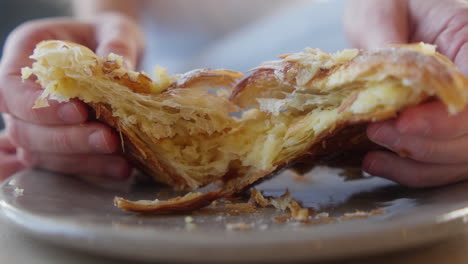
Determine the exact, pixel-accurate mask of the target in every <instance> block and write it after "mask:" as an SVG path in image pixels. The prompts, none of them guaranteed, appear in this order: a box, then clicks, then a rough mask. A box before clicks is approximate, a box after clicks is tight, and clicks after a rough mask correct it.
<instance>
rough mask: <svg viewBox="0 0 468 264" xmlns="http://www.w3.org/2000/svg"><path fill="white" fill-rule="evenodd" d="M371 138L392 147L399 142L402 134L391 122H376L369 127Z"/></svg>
mask: <svg viewBox="0 0 468 264" xmlns="http://www.w3.org/2000/svg"><path fill="white" fill-rule="evenodd" d="M368 135H369V139H370V140H372V141H373V142H375V143H377V144H379V145H382V146H384V147H392V146H395V145H396V144H398V141H399V140H400V134H399V133H398V132H397V130H396V129H395V128H393V126H392V125H391V124H388V123H384V124H378V125H377V124H374V125H371V126H370V127H369V129H368Z"/></svg>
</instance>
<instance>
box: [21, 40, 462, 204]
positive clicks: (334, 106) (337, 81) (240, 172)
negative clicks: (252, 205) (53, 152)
mask: <svg viewBox="0 0 468 264" xmlns="http://www.w3.org/2000/svg"><path fill="white" fill-rule="evenodd" d="M31 58H32V59H33V60H34V61H35V62H34V63H33V64H32V67H30V68H24V69H23V78H24V79H26V78H29V77H30V76H31V75H34V76H35V77H36V78H37V82H38V83H39V84H40V85H41V86H42V87H43V89H44V90H43V93H42V95H41V97H40V98H39V99H38V100H37V101H36V105H35V107H46V106H47V105H48V103H47V102H48V99H52V100H57V101H60V102H65V101H68V100H70V99H72V98H78V99H80V100H82V101H84V102H85V103H87V104H88V105H89V106H90V107H91V108H92V109H94V111H95V113H96V117H97V118H98V119H99V120H101V121H103V122H104V123H107V124H108V125H110V126H111V127H113V128H115V129H116V131H118V133H119V134H120V135H121V139H122V151H123V152H124V154H125V155H126V156H127V157H128V158H129V160H131V161H132V162H133V163H134V165H135V166H136V167H138V168H139V169H140V170H142V171H143V172H145V173H146V174H148V175H151V176H152V177H153V178H154V179H155V180H156V181H159V182H162V183H165V184H168V185H170V186H173V187H174V188H176V189H179V190H187V191H191V190H196V189H198V188H200V187H202V186H205V185H208V184H211V183H216V184H218V185H219V186H220V187H219V189H217V190H215V191H211V192H208V193H189V194H187V195H186V196H183V197H176V198H174V199H171V200H168V201H158V200H154V201H136V202H132V201H127V200H125V199H123V198H120V197H116V198H115V201H114V202H115V204H116V205H117V206H119V207H120V208H122V209H124V210H129V211H139V212H153V213H170V212H176V211H187V210H193V209H196V208H200V207H203V206H207V205H209V204H210V203H211V202H212V201H214V200H216V199H219V198H221V197H226V196H229V195H233V194H236V193H239V192H241V191H243V190H245V189H246V188H247V187H248V186H251V185H252V184H255V183H257V182H258V181H259V180H261V179H262V178H265V177H266V176H268V175H270V174H272V173H274V172H275V171H278V170H280V169H281V168H284V167H286V166H292V165H294V164H297V163H303V164H306V165H310V164H312V165H313V164H316V163H317V162H324V163H326V164H328V163H331V162H332V161H333V160H336V157H340V158H338V160H339V159H345V158H344V157H346V156H342V155H340V154H346V153H348V154H349V153H351V154H352V155H348V158H349V159H357V160H359V158H360V157H361V154H362V153H365V151H366V150H369V149H370V148H373V147H375V145H373V144H372V143H370V142H369V140H368V139H367V137H366V134H365V125H366V124H367V123H369V122H375V121H379V120H384V119H389V118H393V117H395V116H396V115H397V114H398V112H400V111H402V110H404V109H405V108H407V107H409V106H412V105H416V104H420V103H422V102H424V101H427V100H429V99H431V98H437V99H439V100H441V101H442V102H443V103H444V104H445V105H446V106H447V108H448V110H449V112H450V113H452V114H455V113H457V112H458V111H460V110H461V109H463V108H464V106H465V105H466V103H467V98H468V79H467V78H466V77H465V76H464V75H463V74H462V73H460V72H459V70H458V69H457V68H456V66H455V65H454V64H453V63H452V62H450V61H449V60H448V59H447V58H445V57H444V56H443V55H441V54H439V53H437V52H436V51H435V47H434V46H432V45H427V44H423V43H420V44H410V45H402V46H392V47H388V48H382V49H376V50H368V51H365V50H357V49H347V50H343V51H341V52H337V53H334V54H329V53H326V52H323V51H321V50H318V49H306V50H305V51H303V52H299V53H292V54H286V55H282V56H280V57H279V60H276V61H270V62H266V63H263V64H261V65H260V66H258V67H257V68H255V69H253V70H251V72H250V74H249V75H248V76H247V77H244V78H243V75H242V73H240V72H236V71H230V70H222V69H221V70H215V69H200V70H194V71H191V72H188V73H185V74H179V75H172V76H170V75H168V73H167V71H166V70H165V69H163V68H161V67H157V68H156V70H155V73H154V80H153V79H152V78H151V77H149V75H147V74H146V73H143V72H134V71H130V70H126V69H125V68H123V67H122V57H120V56H118V55H115V54H111V55H109V56H108V57H107V58H99V57H97V56H96V55H95V54H94V53H93V51H91V50H90V49H88V48H86V47H84V46H81V45H78V44H74V43H69V42H63V41H45V42H41V43H39V44H38V45H37V47H36V49H35V50H34V54H33V55H32V56H31ZM348 158H346V159H348Z"/></svg>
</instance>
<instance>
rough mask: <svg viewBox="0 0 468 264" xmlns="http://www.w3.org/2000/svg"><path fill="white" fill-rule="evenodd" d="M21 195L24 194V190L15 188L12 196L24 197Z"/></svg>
mask: <svg viewBox="0 0 468 264" xmlns="http://www.w3.org/2000/svg"><path fill="white" fill-rule="evenodd" d="M23 193H24V189H21V188H18V187H16V188H15V191H14V193H13V195H14V196H15V197H19V196H23V195H24V194H23Z"/></svg>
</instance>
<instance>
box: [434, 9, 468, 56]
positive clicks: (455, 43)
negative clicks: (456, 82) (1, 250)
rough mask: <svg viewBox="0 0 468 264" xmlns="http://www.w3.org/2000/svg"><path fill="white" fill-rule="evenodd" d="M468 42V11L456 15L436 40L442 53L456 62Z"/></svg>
mask: <svg viewBox="0 0 468 264" xmlns="http://www.w3.org/2000/svg"><path fill="white" fill-rule="evenodd" d="M467 42H468V9H464V10H462V11H460V12H458V13H456V14H455V15H454V16H453V17H452V18H451V19H450V21H449V23H448V24H447V26H446V27H445V28H444V29H443V30H442V32H441V33H440V34H439V35H438V37H437V39H436V44H438V45H439V46H440V49H441V51H442V53H444V54H445V55H446V56H448V58H450V59H451V60H454V59H455V57H456V55H457V52H458V50H459V49H460V47H462V46H463V45H464V44H465V43H467Z"/></svg>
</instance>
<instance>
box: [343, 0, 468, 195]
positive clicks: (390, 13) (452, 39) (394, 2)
mask: <svg viewBox="0 0 468 264" xmlns="http://www.w3.org/2000/svg"><path fill="white" fill-rule="evenodd" d="M345 29H346V32H347V34H348V37H349V39H350V41H351V43H352V44H353V45H354V46H356V47H358V48H374V47H380V46H385V45H387V44H395V43H408V42H419V41H423V42H426V43H431V44H435V45H437V48H438V51H439V52H441V53H442V54H444V55H445V56H447V57H448V58H449V59H450V60H452V61H453V62H455V64H456V65H457V66H458V67H459V69H460V70H461V71H462V72H463V73H464V74H465V76H468V2H467V1H460V0H388V1H387V0H385V1H375V0H350V1H348V7H347V10H346V15H345ZM367 134H368V136H369V138H370V139H371V140H372V141H374V142H375V143H377V144H379V145H382V146H384V147H386V148H388V149H389V150H392V151H394V152H396V153H400V154H404V155H402V156H399V155H397V154H395V153H392V152H386V151H372V152H369V153H368V154H367V155H366V157H365V158H364V161H363V169H364V170H365V171H367V172H369V173H370V174H372V175H376V176H382V177H385V178H388V179H391V180H393V181H396V182H399V183H401V184H404V185H407V186H410V187H429V186H437V185H443V184H449V183H453V182H458V181H462V180H466V179H468V107H467V108H466V109H465V110H463V111H461V112H460V113H458V114H457V115H449V114H448V112H447V109H446V107H445V106H444V105H443V104H442V103H441V102H438V101H437V102H428V103H425V104H422V105H419V106H415V107H411V108H409V109H407V110H405V111H403V112H402V113H401V114H400V116H399V117H398V118H397V119H394V120H388V121H384V122H378V123H374V124H371V125H369V127H368V129H367Z"/></svg>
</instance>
